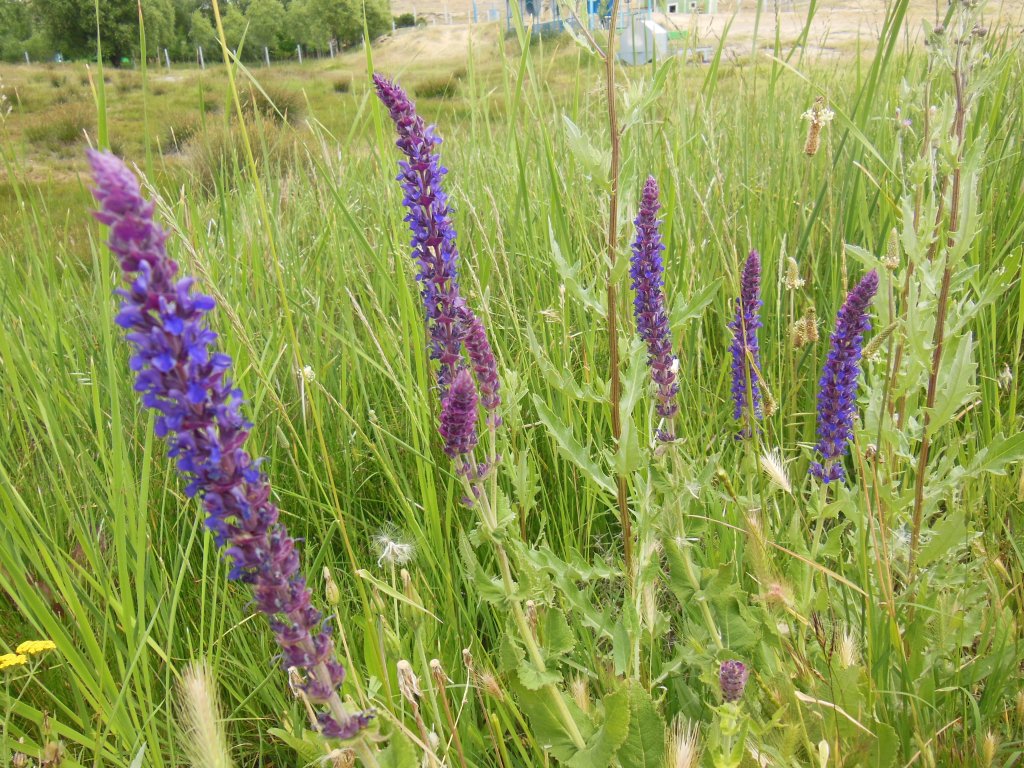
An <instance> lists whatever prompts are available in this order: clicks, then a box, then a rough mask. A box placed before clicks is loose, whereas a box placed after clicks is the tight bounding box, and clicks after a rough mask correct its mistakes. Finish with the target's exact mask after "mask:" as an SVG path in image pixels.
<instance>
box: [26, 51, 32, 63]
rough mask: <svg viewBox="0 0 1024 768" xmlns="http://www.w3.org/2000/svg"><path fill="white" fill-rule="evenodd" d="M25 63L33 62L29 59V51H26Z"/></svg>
mask: <svg viewBox="0 0 1024 768" xmlns="http://www.w3.org/2000/svg"><path fill="white" fill-rule="evenodd" d="M25 63H26V64H31V63H32V62H31V61H30V60H29V58H28V51H25Z"/></svg>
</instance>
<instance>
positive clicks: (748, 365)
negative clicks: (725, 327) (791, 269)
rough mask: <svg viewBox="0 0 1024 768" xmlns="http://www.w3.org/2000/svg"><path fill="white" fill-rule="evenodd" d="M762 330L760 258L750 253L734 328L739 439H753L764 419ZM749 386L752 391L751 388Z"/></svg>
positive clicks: (734, 388)
mask: <svg viewBox="0 0 1024 768" xmlns="http://www.w3.org/2000/svg"><path fill="white" fill-rule="evenodd" d="M760 327H761V256H760V255H759V254H758V252H757V251H751V252H750V255H749V256H747V261H746V263H745V264H744V266H743V276H742V278H741V280H740V296H739V298H738V299H736V317H735V319H734V320H733V321H732V322H731V323H729V328H731V329H732V345H731V346H730V347H729V349H730V351H731V352H732V399H733V410H732V415H733V418H734V419H736V420H737V421H739V422H740V423H741V427H740V432H739V435H738V437H740V438H746V437H751V436H752V435H753V434H754V432H753V429H752V426H753V422H754V421H756V420H758V419H760V418H761V388H760V387H759V386H758V382H759V376H760V374H759V372H760V370H761V353H760V350H759V348H758V343H757V329H758V328H760ZM748 385H749V388H748Z"/></svg>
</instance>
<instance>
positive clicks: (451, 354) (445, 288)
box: [373, 74, 466, 397]
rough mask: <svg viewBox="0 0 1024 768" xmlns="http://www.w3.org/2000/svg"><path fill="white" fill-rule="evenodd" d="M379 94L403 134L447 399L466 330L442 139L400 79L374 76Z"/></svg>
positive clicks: (417, 248) (418, 252)
mask: <svg viewBox="0 0 1024 768" xmlns="http://www.w3.org/2000/svg"><path fill="white" fill-rule="evenodd" d="M373 84H374V86H375V87H376V89H377V96H378V97H379V98H380V100H381V102H382V103H383V104H384V106H385V107H386V108H387V110H388V113H389V114H390V115H391V119H392V120H393V121H394V123H395V129H396V130H397V132H398V141H397V142H396V145H397V146H398V148H399V149H400V150H402V153H403V154H404V155H405V156H406V158H407V160H403V161H401V162H399V164H398V167H399V174H398V181H400V182H401V183H402V189H403V190H404V191H405V198H404V200H403V201H402V202H403V204H404V205H405V206H406V207H407V208H408V209H409V213H408V214H407V215H406V217H405V220H406V221H407V222H408V223H409V230H410V231H411V232H412V241H411V245H412V255H413V257H414V258H415V259H416V261H417V262H418V263H419V267H420V271H419V274H418V275H417V276H416V279H417V280H419V283H420V294H421V296H422V298H423V306H424V308H425V309H426V313H427V329H428V333H429V335H430V342H429V343H430V353H431V356H432V357H433V358H434V359H436V360H438V361H439V362H440V366H441V367H440V370H439V372H438V383H439V385H440V388H441V393H442V397H443V396H444V393H445V392H446V391H447V389H448V385H449V384H450V383H451V381H452V379H454V377H455V373H456V371H457V370H458V368H459V366H460V365H461V363H462V343H463V339H464V335H465V333H466V329H465V328H464V323H463V322H461V321H460V307H459V278H458V259H459V251H458V247H457V246H456V244H455V226H454V225H453V224H452V219H451V214H450V212H449V210H448V195H447V194H445V191H444V188H443V186H442V184H441V181H442V179H443V178H444V175H445V174H446V173H447V172H448V169H447V168H445V167H444V166H442V165H441V156H440V155H439V154H437V153H436V152H435V151H434V148H435V147H437V146H438V145H440V144H441V138H440V137H439V136H438V135H437V134H435V133H434V126H432V125H431V126H428V125H427V124H426V123H425V122H424V120H423V118H422V117H420V116H419V115H418V114H416V107H415V105H414V104H413V103H412V101H411V100H410V99H409V96H408V94H406V92H405V91H404V90H402V88H401V87H400V86H399V85H398V84H397V83H395V82H393V81H391V80H388V79H387V78H386V77H384V76H382V75H379V74H375V75H374V76H373Z"/></svg>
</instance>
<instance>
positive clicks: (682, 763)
mask: <svg viewBox="0 0 1024 768" xmlns="http://www.w3.org/2000/svg"><path fill="white" fill-rule="evenodd" d="M699 760H700V730H699V729H698V727H697V723H694V722H691V721H690V720H688V719H687V718H686V717H685V716H683V715H676V717H675V719H674V720H673V721H672V728H671V729H670V731H669V741H668V760H667V761H666V763H665V764H666V765H667V766H668V768H697V765H698V762H699Z"/></svg>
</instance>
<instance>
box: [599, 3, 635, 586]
mask: <svg viewBox="0 0 1024 768" xmlns="http://www.w3.org/2000/svg"><path fill="white" fill-rule="evenodd" d="M618 15H619V0H614V2H613V3H612V15H611V19H610V21H609V23H608V47H607V48H606V49H605V56H604V65H605V75H606V81H607V85H608V131H609V134H610V135H611V142H612V159H611V164H610V167H609V168H608V181H609V183H610V184H611V192H610V193H609V197H608V357H609V363H608V364H609V366H610V368H611V371H610V373H611V410H612V437H613V438H615V446H616V448H618V447H619V442H620V440H621V439H622V414H621V412H620V407H621V402H622V377H621V376H620V375H619V322H618V289H617V288H616V286H615V282H614V281H613V280H612V277H611V274H612V272H614V270H615V261H616V258H617V253H616V251H617V249H618V240H619V152H620V145H619V138H620V137H619V117H618V112H617V111H616V105H615V24H616V21H617V19H618ZM615 482H616V497H617V501H618V506H619V523H620V524H621V526H622V543H623V559H624V561H625V570H626V573H627V574H632V572H633V522H632V520H631V518H630V516H629V497H628V494H627V488H626V477H625V475H622V474H618V475H617V476H616V478H615Z"/></svg>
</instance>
